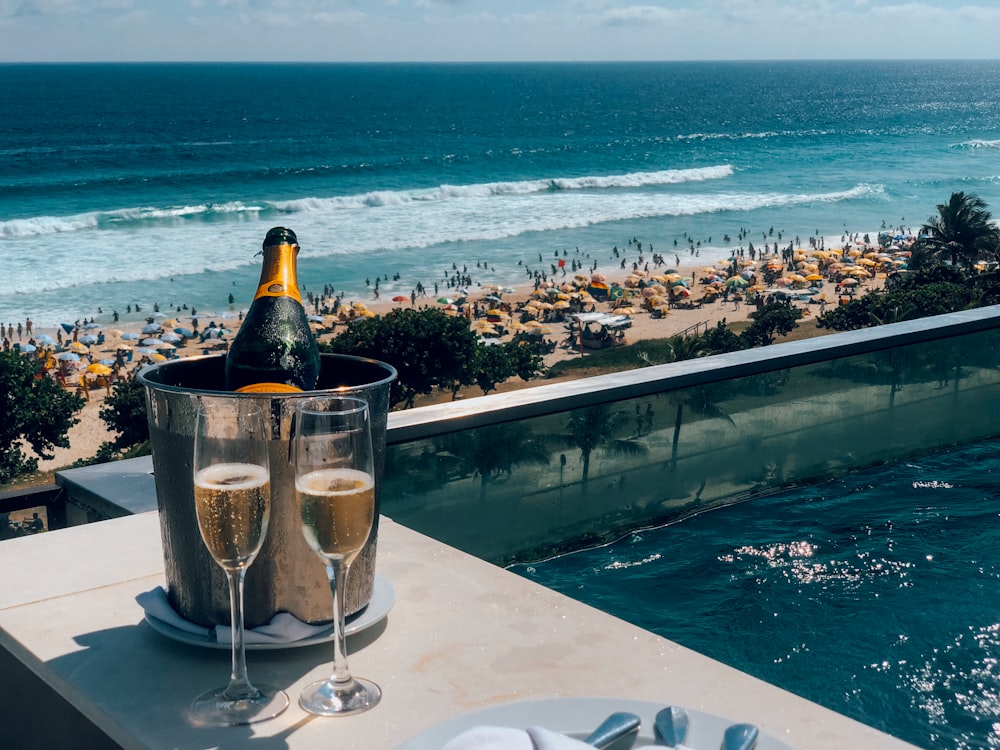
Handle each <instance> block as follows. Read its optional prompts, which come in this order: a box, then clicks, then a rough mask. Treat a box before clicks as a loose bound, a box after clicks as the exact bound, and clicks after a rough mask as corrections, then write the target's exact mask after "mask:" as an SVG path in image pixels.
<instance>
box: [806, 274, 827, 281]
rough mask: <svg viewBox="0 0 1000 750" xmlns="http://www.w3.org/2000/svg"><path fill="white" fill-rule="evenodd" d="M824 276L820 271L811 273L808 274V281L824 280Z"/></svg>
mask: <svg viewBox="0 0 1000 750" xmlns="http://www.w3.org/2000/svg"><path fill="white" fill-rule="evenodd" d="M822 280H823V277H822V276H821V275H820V274H818V273H811V274H809V275H808V276H806V281H822Z"/></svg>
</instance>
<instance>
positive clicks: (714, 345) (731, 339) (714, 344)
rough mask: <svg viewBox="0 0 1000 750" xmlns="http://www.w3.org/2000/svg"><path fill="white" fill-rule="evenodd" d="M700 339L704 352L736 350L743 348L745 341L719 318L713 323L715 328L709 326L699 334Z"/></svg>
mask: <svg viewBox="0 0 1000 750" xmlns="http://www.w3.org/2000/svg"><path fill="white" fill-rule="evenodd" d="M700 339H701V344H702V346H703V347H704V353H705V354H725V353H726V352H738V351H739V350H740V349H743V348H744V344H745V343H746V342H745V341H744V340H743V339H741V338H740V337H739V336H738V335H737V334H735V333H733V330H732V329H731V328H730V327H729V326H727V325H726V321H725V320H720V321H719V322H718V323H716V324H715V328H710V329H708V330H707V331H705V332H704V333H703V334H701V336H700ZM678 359H680V357H678Z"/></svg>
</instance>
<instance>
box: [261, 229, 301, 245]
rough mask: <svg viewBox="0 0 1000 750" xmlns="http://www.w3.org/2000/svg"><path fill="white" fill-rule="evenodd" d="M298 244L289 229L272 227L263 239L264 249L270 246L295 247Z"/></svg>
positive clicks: (293, 233)
mask: <svg viewBox="0 0 1000 750" xmlns="http://www.w3.org/2000/svg"><path fill="white" fill-rule="evenodd" d="M297 244H299V240H298V238H297V237H296V236H295V232H293V231H292V230H291V229H286V228H285V227H274V228H273V229H270V230H268V232H267V236H266V237H264V247H269V246H271V245H297Z"/></svg>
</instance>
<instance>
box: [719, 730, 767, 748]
mask: <svg viewBox="0 0 1000 750" xmlns="http://www.w3.org/2000/svg"><path fill="white" fill-rule="evenodd" d="M758 734H759V731H758V730H757V727H755V726H754V725H753V724H733V725H732V726H731V727H729V728H728V729H726V733H725V734H724V735H723V737H722V750H753V749H754V748H755V747H757V735H758Z"/></svg>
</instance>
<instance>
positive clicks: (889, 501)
mask: <svg viewBox="0 0 1000 750" xmlns="http://www.w3.org/2000/svg"><path fill="white" fill-rule="evenodd" d="M512 569H513V570H514V571H515V572H517V573H519V574H521V575H523V576H525V577H527V578H530V579H532V580H534V581H537V582H539V583H541V584H543V585H545V586H548V587H550V588H553V589H555V590H557V591H561V592H563V593H565V594H567V595H568V596H571V597H573V598H575V599H578V600H580V601H583V602H586V603H587V604H590V605H592V606H594V607H597V608H598V609H602V610H604V611H605V612H610V613H612V614H614V615H616V616H618V617H621V618H623V619H625V620H628V621H630V622H633V623H635V624H636V625H639V626H641V627H643V628H646V629H647V630H651V631H653V632H655V633H658V634H659V635H662V636H664V637H666V638H669V639H671V640H673V641H676V642H678V643H681V644H683V645H685V646H687V647H689V648H692V649H695V650H696V651H700V652H701V653H703V654H707V655H709V656H712V657H714V658H716V659H718V660H720V661H723V662H726V663H727V664H731V665H732V666H735V667H737V668H738V669H741V670H743V671H745V672H749V673H750V674H753V675H756V676H758V677H761V678H763V679H765V680H767V681H768V682H772V683H774V684H776V685H780V686H781V687H784V688H785V689H787V690H790V691H792V692H794V693H797V694H798V695H802V696H804V697H806V698H809V699H810V700H813V701H816V702H817V703H821V704H823V705H825V706H827V707H829V708H832V709H834V710H835V711H838V712H840V713H843V714H846V715H848V716H851V717H853V718H855V719H857V720H859V721H862V722H864V723H866V724H869V725H871V726H875V727H878V728H879V729H882V730H883V731H886V732H889V733H890V734H892V735H894V736H896V737H900V738H902V739H904V740H907V741H909V742H911V743H913V744H915V745H917V746H918V747H922V748H928V749H929V750H931V749H932V750H984V749H985V748H997V747H1000V441H996V440H993V441H986V442H982V443H977V444H974V445H969V446H964V447H960V448H953V449H949V450H946V451H942V452H940V453H935V454H933V455H928V456H925V457H922V458H920V459H916V460H911V461H904V462H901V463H897V464H890V465H885V466H880V467H877V468H872V469H868V470H864V471H857V472H852V473H850V474H846V475H844V476H841V477H838V478H836V479H833V480H830V481H828V482H824V483H822V484H817V485H813V486H808V487H798V488H792V489H789V490H786V491H783V492H781V493H779V494H776V495H772V496H770V497H761V498H757V499H754V500H751V501H749V502H745V503H740V504H738V505H733V506H729V507H728V508H723V509H720V510H715V511H712V512H709V513H704V514H702V515H699V516H694V517H691V518H688V519H686V520H684V521H681V522H679V523H676V524H672V525H670V526H665V527H662V528H659V529H647V530H641V531H637V532H635V533H633V534H630V535H628V536H626V537H624V538H622V539H621V540H619V541H617V542H615V543H613V544H610V545H606V546H603V547H598V548H594V549H589V550H583V551H580V552H578V553H575V554H571V555H565V556H563V557H558V558H553V559H551V560H547V561H544V562H540V563H533V564H530V565H517V566H513V568H512Z"/></svg>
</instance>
